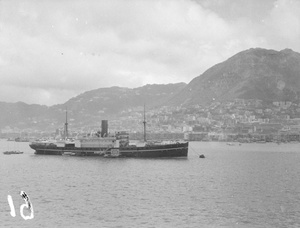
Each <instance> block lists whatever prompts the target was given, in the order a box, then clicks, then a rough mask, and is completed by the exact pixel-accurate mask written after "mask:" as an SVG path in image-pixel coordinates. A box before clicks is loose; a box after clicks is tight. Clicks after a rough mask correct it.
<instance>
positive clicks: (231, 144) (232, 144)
mask: <svg viewBox="0 0 300 228" xmlns="http://www.w3.org/2000/svg"><path fill="white" fill-rule="evenodd" d="M227 145H228V146H235V144H234V143H227Z"/></svg>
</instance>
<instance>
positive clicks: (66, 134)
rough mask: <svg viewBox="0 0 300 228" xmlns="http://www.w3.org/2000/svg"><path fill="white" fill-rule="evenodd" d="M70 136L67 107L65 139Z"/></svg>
mask: <svg viewBox="0 0 300 228" xmlns="http://www.w3.org/2000/svg"><path fill="white" fill-rule="evenodd" d="M67 138H68V109H67V108H66V123H65V139H67Z"/></svg>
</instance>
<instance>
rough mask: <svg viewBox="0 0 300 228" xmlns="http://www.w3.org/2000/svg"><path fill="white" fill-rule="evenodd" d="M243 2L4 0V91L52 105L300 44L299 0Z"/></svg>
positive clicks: (0, 62)
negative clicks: (256, 50) (251, 51)
mask: <svg viewBox="0 0 300 228" xmlns="http://www.w3.org/2000/svg"><path fill="white" fill-rule="evenodd" d="M270 1H271V0H268V3H270ZM272 1H273V0H272ZM239 2H240V1H233V4H228V1H227V0H222V1H220V0H218V1H216V0H215V1H207V0H198V1H192V0H178V1H173V0H165V1H160V0H153V1H148V0H130V1H119V0H109V1H106V0H103V1H94V0H88V1H83V0H78V1H70V0H65V1H50V0H49V1H47V0H46V1H37V0H27V1H0V33H1V36H0V48H1V52H0V75H1V77H0V90H1V93H0V95H1V97H2V100H4V101H13V102H15V101H19V100H22V101H25V102H29V103H40V104H47V105H52V104H55V103H63V102H65V101H67V100H68V99H69V98H71V97H72V96H75V95H76V94H79V93H82V92H84V91H87V90H91V89H96V88H100V87H109V86H115V85H116V86H124V87H131V88H134V87H138V86H142V85H145V84H147V83H174V82H182V81H184V82H187V83H188V82H189V81H191V80H192V79H193V78H194V77H196V76H198V75H199V74H201V73H203V72H204V71H205V70H207V69H208V68H209V67H211V66H213V65H214V64H216V63H219V62H221V61H224V60H226V59H227V58H229V57H230V56H231V55H233V54H236V53H237V52H239V51H242V50H244V49H247V48H251V47H257V46H262V47H264V46H266V47H273V48H275V49H276V48H277V47H278V46H280V47H281V46H282V45H283V44H282V43H281V42H283V41H286V40H289V42H290V44H291V47H296V48H299V44H298V43H296V41H295V39H296V38H299V35H297V33H296V34H292V33H290V32H289V31H287V29H286V28H287V27H289V26H284V25H286V24H287V23H288V24H289V25H290V24H293V26H295V27H296V26H297V24H296V23H295V21H296V20H298V19H299V17H298V16H297V14H296V12H297V10H298V8H297V7H295V8H294V11H292V10H293V9H292V8H293V7H291V6H290V5H289V3H288V1H283V0H281V1H277V4H278V5H279V6H280V7H281V9H284V13H282V14H280V11H279V10H276V8H275V4H274V5H271V6H272V7H273V8H272V7H270V9H269V8H268V7H269V4H268V7H261V8H262V9H261V8H259V4H261V2H259V1H256V0H255V1H251V2H253V4H250V5H249V6H251V7H252V9H257V10H258V12H257V13H256V14H255V15H254V16H253V15H252V14H251V13H249V12H248V11H247V9H245V7H244V8H243V4H245V1H242V2H241V3H239ZM243 2H244V3H243ZM296 5H297V4H296ZM236 9H239V12H240V11H244V13H234V12H236V11H235V10H236ZM267 9H268V10H269V11H267ZM228 12H230V13H228ZM298 12H299V10H298ZM289 13H292V15H290V14H289ZM243 15H245V16H243ZM257 15H259V17H261V18H262V19H264V21H265V22H264V23H263V24H261V23H260V20H257V19H256V20H253V18H257V17H258V16H257ZM278 16H280V17H283V18H285V24H284V23H283V21H282V20H278V19H277V18H278ZM251 17H252V18H251ZM278 26H279V27H278ZM266 28H267V29H268V31H265V30H266ZM279 28H280V29H279ZM278 31H280V35H278V36H277V35H276V37H280V38H278V39H277V40H276V42H273V41H271V40H274V39H273V36H274V34H275V33H276V32H278ZM298 40H299V39H298ZM12 89H14V90H16V91H19V92H18V93H12V92H11V90H12Z"/></svg>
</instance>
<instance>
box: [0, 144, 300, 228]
mask: <svg viewBox="0 0 300 228" xmlns="http://www.w3.org/2000/svg"><path fill="white" fill-rule="evenodd" d="M8 148H9V150H21V151H24V154H19V155H4V154H2V152H3V151H6V150H8ZM0 150H1V154H0V172H1V179H0V227H130V228H133V227H137V228H138V227H139V228H140V227H180V228H182V227H189V228H190V227H191V228H192V227H195V228H196V227H197V228H198V227H300V144H299V143H294V144H280V145H277V144H275V143H266V144H254V143H253V144H241V145H240V144H238V143H236V144H233V145H227V144H226V143H222V142H191V143H190V147H189V155H188V158H159V159H134V158H117V159H108V158H101V157H74V156H51V155H35V154H34V151H33V150H31V149H30V148H29V145H28V143H24V142H7V141H4V140H2V141H0ZM200 154H204V155H205V158H204V159H203V158H202V159H201V158H199V155H200ZM21 191H23V192H26V194H27V195H28V197H29V199H30V202H31V204H32V208H33V210H34V217H33V218H32V219H27V220H25V219H24V218H23V217H22V215H21V213H23V214H24V216H30V215H31V212H30V210H29V209H26V207H25V208H24V207H23V209H22V210H21V211H20V207H21V206H22V205H23V204H25V203H26V202H25V201H24V199H23V198H22V197H21V196H20V192H21ZM8 196H10V197H11V201H12V202H13V208H14V209H15V216H12V215H11V211H12V205H10V204H9V201H8Z"/></svg>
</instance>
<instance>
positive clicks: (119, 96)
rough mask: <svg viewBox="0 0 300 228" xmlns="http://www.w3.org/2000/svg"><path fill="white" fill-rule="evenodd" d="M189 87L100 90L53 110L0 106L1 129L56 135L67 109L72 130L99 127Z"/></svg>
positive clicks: (161, 103)
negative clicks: (36, 130)
mask: <svg viewBox="0 0 300 228" xmlns="http://www.w3.org/2000/svg"><path fill="white" fill-rule="evenodd" d="M185 86H186V84H185V83H176V84H167V85H158V84H153V85H145V86H143V87H138V88H134V89H130V88H121V87H110V88H100V89H96V90H91V91H87V92H85V93H82V94H80V95H78V96H76V97H73V98H71V99H70V100H68V101H67V102H66V103H64V104H59V105H53V106H50V107H47V106H43V105H28V104H25V103H23V102H17V103H6V102H0V110H1V115H0V129H3V128H5V127H6V126H9V127H10V129H11V128H13V127H18V128H20V129H26V128H31V129H38V130H44V131H53V129H56V128H58V127H61V126H62V125H63V123H64V122H65V111H66V109H67V110H68V118H69V121H70V122H72V126H85V125H93V124H96V123H97V124H98V123H99V122H100V121H101V119H106V118H108V119H111V118H113V117H117V116H118V115H120V114H121V113H124V112H125V113H129V112H130V111H132V110H137V109H139V110H143V106H144V104H145V105H146V107H147V109H151V108H154V107H158V106H160V105H163V104H165V103H166V101H168V100H169V99H170V98H171V97H173V96H174V95H176V94H177V93H178V92H179V91H181V90H182V89H183V88H184V87H185Z"/></svg>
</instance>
